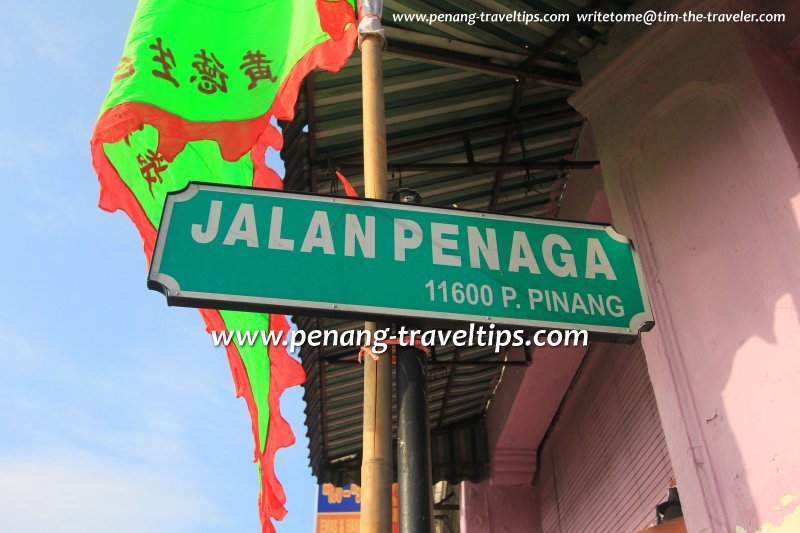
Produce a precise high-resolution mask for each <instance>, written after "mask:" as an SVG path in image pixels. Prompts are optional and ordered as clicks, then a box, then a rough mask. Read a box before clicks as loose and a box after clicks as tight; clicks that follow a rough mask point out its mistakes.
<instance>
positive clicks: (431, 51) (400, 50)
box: [385, 41, 581, 88]
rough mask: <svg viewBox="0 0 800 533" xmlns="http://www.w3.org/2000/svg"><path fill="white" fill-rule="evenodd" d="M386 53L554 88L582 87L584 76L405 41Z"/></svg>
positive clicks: (392, 45)
mask: <svg viewBox="0 0 800 533" xmlns="http://www.w3.org/2000/svg"><path fill="white" fill-rule="evenodd" d="M385 53H386V54H387V55H390V56H395V57H401V58H410V59H416V60H418V61H423V62H427V63H433V64H435V65H443V66H447V67H458V68H462V69H466V70H472V71H475V72H480V73H482V74H490V75H493V76H500V77H505V78H513V79H530V80H533V81H538V82H543V83H547V84H550V85H557V86H559V87H569V88H575V87H580V85H581V79H580V76H574V75H570V74H567V73H563V72H559V71H556V70H551V69H543V68H535V69H530V70H527V69H521V68H517V67H509V66H506V65H498V64H496V63H490V62H488V61H486V60H485V59H484V58H482V57H478V56H474V55H469V54H459V53H453V52H449V51H446V50H442V49H440V48H432V47H429V46H420V45H416V44H411V43H404V42H402V41H391V42H389V43H388V45H387V47H386V51H385Z"/></svg>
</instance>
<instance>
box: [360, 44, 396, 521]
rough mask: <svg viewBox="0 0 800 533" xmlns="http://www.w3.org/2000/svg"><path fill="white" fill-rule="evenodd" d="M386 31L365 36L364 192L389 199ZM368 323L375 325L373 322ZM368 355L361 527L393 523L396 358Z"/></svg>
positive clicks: (362, 64)
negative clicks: (385, 71) (384, 35)
mask: <svg viewBox="0 0 800 533" xmlns="http://www.w3.org/2000/svg"><path fill="white" fill-rule="evenodd" d="M382 54H383V37H382V36H381V35H380V34H377V33H366V34H363V35H362V37H361V79H362V93H363V96H362V98H363V113H364V119H363V121H364V123H363V131H364V194H365V196H366V197H367V198H377V199H380V200H386V197H387V190H388V185H387V164H386V115H385V109H384V99H383V64H382V59H381V56H382ZM365 329H368V330H371V331H373V332H374V331H375V329H376V324H375V322H367V323H366V324H365ZM384 355H385V356H384V357H381V358H380V359H379V360H378V361H374V360H373V359H372V358H371V357H365V358H364V417H363V420H364V434H363V439H364V442H363V451H362V458H361V531H362V533H385V532H387V531H391V528H392V358H391V356H388V355H387V354H384Z"/></svg>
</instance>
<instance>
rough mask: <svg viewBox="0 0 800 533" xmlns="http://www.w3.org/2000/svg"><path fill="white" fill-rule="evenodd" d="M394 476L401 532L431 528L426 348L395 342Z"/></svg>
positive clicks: (413, 200)
mask: <svg viewBox="0 0 800 533" xmlns="http://www.w3.org/2000/svg"><path fill="white" fill-rule="evenodd" d="M392 200H394V201H396V202H402V203H409V204H418V203H421V200H422V199H421V197H420V195H419V194H418V193H416V192H415V191H412V190H410V189H400V190H398V191H397V192H395V193H394V195H393V196H392ZM395 353H396V362H395V373H396V376H397V377H396V379H397V480H398V482H399V483H398V484H399V486H398V497H399V502H398V504H399V515H400V516H399V518H400V532H401V533H431V532H432V531H433V472H432V468H431V432H430V421H429V419H428V379H427V375H426V365H427V364H428V361H427V356H426V354H425V352H423V351H422V350H419V349H417V348H414V347H413V346H397V351H396V352H395Z"/></svg>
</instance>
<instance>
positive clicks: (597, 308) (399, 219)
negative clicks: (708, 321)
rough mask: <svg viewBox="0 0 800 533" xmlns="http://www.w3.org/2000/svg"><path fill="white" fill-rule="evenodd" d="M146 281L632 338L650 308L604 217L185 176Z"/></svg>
mask: <svg viewBox="0 0 800 533" xmlns="http://www.w3.org/2000/svg"><path fill="white" fill-rule="evenodd" d="M148 286H149V287H150V288H151V289H156V290H160V291H162V292H163V293H164V294H166V296H167V301H168V303H169V304H170V305H185V306H192V307H212V308H214V307H215V308H232V309H260V310H264V309H267V310H270V309H274V310H282V311H287V312H302V313H306V314H309V313H311V314H313V313H316V314H320V315H336V314H347V315H353V316H356V315H358V316H364V317H369V318H371V319H374V318H375V317H378V316H384V317H400V318H403V319H409V318H412V319H428V320H430V319H433V320H436V321H457V322H462V323H465V322H480V323H491V324H497V325H498V326H506V327H518V328H548V329H585V330H588V331H589V332H593V333H600V334H608V335H620V336H635V335H637V334H638V333H639V331H641V330H646V329H649V327H650V326H651V325H652V322H653V315H652V311H651V309H650V304H649V301H648V298H647V294H646V292H645V288H644V278H643V275H642V271H641V265H640V263H639V260H638V257H637V255H636V252H635V251H634V250H633V248H632V246H631V243H630V241H629V240H628V239H627V238H625V237H623V236H622V235H619V234H618V233H616V232H615V231H614V230H613V229H612V228H611V227H609V226H602V225H593V224H586V223H573V222H561V221H554V220H542V219H533V218H525V217H515V216H505V215H497V214H489V213H478V212H470V211H460V210H452V209H444V208H433V207H427V206H418V205H408V204H398V203H390V202H381V201H375V200H362V199H351V198H342V197H329V196H320V195H311V194H302V193H289V192H284V191H275V190H264V189H251V188H238V187H231V186H221V185H212V184H202V183H192V184H190V185H189V186H188V187H187V188H186V189H185V190H183V191H181V192H179V193H174V194H170V195H169V196H168V198H167V201H166V205H165V207H164V214H163V218H162V221H161V227H160V230H159V234H158V240H157V242H156V247H155V252H154V255H153V260H152V264H151V269H150V274H149V279H148Z"/></svg>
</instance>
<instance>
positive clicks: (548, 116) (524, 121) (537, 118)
mask: <svg viewBox="0 0 800 533" xmlns="http://www.w3.org/2000/svg"><path fill="white" fill-rule="evenodd" d="M580 116H581V115H580V113H578V112H577V111H575V110H574V109H565V110H562V111H555V112H552V113H543V114H541V115H534V116H530V117H526V118H520V119H518V120H509V121H507V122H503V123H500V124H493V125H490V126H483V127H476V128H467V129H463V130H456V131H452V132H450V133H442V134H439V135H432V136H430V137H424V138H422V139H414V140H411V141H404V142H399V143H394V144H391V145H389V146H387V147H386V151H387V152H388V153H390V154H393V153H397V152H403V151H406V150H413V149H415V148H421V147H428V146H431V145H432V144H438V143H445V142H449V141H453V140H456V139H461V138H463V137H464V135H483V134H486V133H496V132H500V131H505V130H506V129H508V128H509V127H513V126H528V125H531V124H541V123H546V122H552V121H554V120H561V119H566V118H572V117H580ZM570 127H572V126H570ZM361 156H362V154H361V152H356V153H351V154H346V155H343V156H340V157H337V158H336V161H349V160H351V159H360V158H361ZM312 161H313V160H312ZM314 164H316V161H315V162H314ZM326 165H327V163H326Z"/></svg>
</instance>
